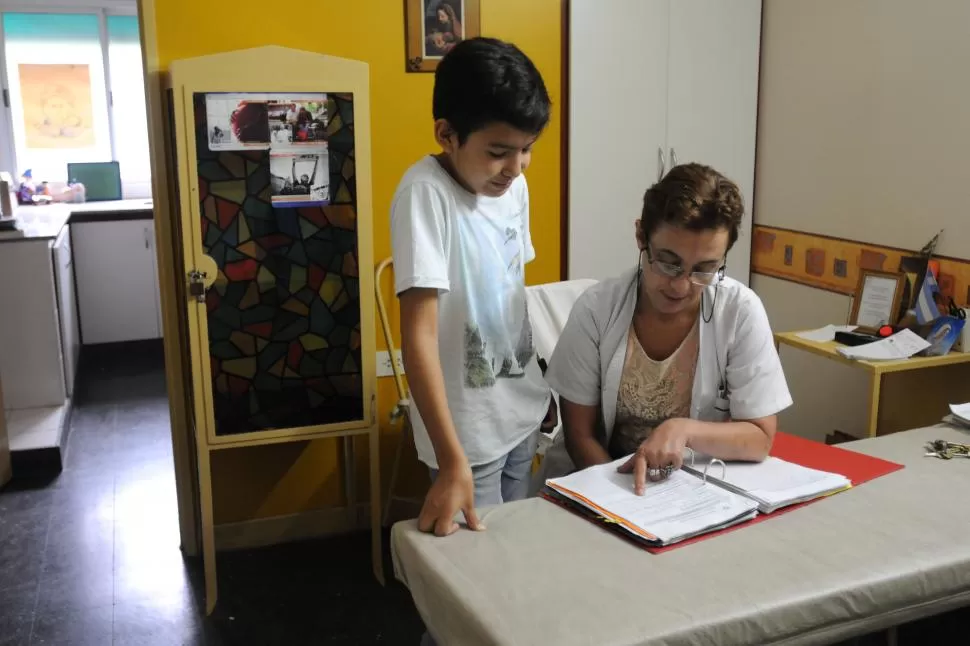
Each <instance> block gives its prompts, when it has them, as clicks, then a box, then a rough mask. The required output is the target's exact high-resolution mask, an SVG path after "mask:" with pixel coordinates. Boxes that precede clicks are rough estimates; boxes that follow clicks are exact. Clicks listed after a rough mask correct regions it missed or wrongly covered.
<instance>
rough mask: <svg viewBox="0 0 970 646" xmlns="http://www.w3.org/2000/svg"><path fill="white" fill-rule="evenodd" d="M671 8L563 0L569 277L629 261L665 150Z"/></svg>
mask: <svg viewBox="0 0 970 646" xmlns="http://www.w3.org/2000/svg"><path fill="white" fill-rule="evenodd" d="M670 4H671V3H670V0H611V2H609V3H606V2H603V1H602V0H572V1H571V2H570V3H569V126H568V127H569V252H568V254H569V269H568V271H569V275H568V278H594V279H603V278H608V277H611V276H616V275H618V274H621V273H623V271H625V270H627V269H630V268H632V267H634V266H635V265H636V262H637V253H638V252H637V245H636V238H635V235H634V232H635V229H634V226H635V222H636V220H637V218H639V217H640V211H641V208H642V205H643V194H644V191H646V189H647V188H648V187H649V186H650V185H651V184H653V183H654V182H656V181H657V176H658V173H659V172H660V151H662V150H665V149H666V142H665V121H666V111H667V99H666V87H667V34H668V20H669V16H668V14H669V11H670ZM675 4H676V3H675ZM606 5H608V6H606ZM663 154H664V155H666V153H665V152H664V153H663Z"/></svg>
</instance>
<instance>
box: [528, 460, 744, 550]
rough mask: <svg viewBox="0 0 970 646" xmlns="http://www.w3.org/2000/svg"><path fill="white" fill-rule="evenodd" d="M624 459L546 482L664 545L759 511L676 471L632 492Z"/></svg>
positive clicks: (727, 492) (686, 474)
mask: <svg viewBox="0 0 970 646" xmlns="http://www.w3.org/2000/svg"><path fill="white" fill-rule="evenodd" d="M626 460H627V458H622V459H620V460H617V461H615V462H611V463H609V464H601V465H599V466H595V467H590V468H588V469H584V470H582V471H577V472H576V473H573V474H571V475H568V476H565V477H562V478H553V479H551V480H549V481H548V482H547V484H548V485H549V486H551V487H552V488H553V489H555V490H556V491H558V492H560V493H562V494H563V495H565V496H567V497H569V498H571V499H573V500H575V501H577V502H580V503H581V504H585V503H584V502H583V501H582V500H580V497H581V498H585V499H586V500H588V501H590V502H592V503H594V504H595V505H597V506H599V507H601V508H602V509H605V510H606V511H608V512H609V513H611V514H613V515H615V516H618V517H621V518H623V519H624V520H627V521H628V522H630V523H631V524H633V525H635V526H637V527H639V528H640V529H642V530H643V531H644V532H646V533H647V534H653V535H654V536H656V537H657V538H659V539H660V540H661V541H663V542H664V543H669V542H672V541H676V540H678V539H680V538H683V537H685V536H691V535H693V534H696V533H699V532H701V531H703V530H704V529H707V528H711V527H717V526H719V525H722V524H724V523H727V522H729V521H731V520H733V519H735V518H737V517H739V516H743V515H744V514H745V513H748V512H753V511H755V509H757V503H756V502H755V501H753V500H748V499H747V498H744V497H742V496H739V495H737V494H734V493H731V492H730V491H727V490H726V489H722V488H720V487H718V486H716V485H713V484H705V483H704V482H703V481H701V480H700V479H699V478H697V477H696V476H692V475H689V474H688V473H686V472H684V471H675V472H674V473H672V474H671V475H670V477H669V478H667V479H666V480H662V481H660V482H648V483H647V487H646V491H645V492H644V494H643V495H642V496H638V495H636V493H634V491H633V476H632V475H625V474H621V473H617V471H616V470H617V468H618V467H619V466H620V465H621V464H623V463H624V462H626ZM587 506H588V505H587Z"/></svg>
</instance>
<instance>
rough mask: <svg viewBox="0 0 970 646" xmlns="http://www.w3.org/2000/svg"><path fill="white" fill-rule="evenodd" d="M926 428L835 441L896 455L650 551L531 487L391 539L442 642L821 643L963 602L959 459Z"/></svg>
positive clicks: (946, 430)
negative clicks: (469, 515) (793, 505)
mask: <svg viewBox="0 0 970 646" xmlns="http://www.w3.org/2000/svg"><path fill="white" fill-rule="evenodd" d="M935 439H947V440H952V441H962V442H968V441H970V434H968V433H965V432H962V431H959V430H957V429H955V428H951V427H943V426H939V427H932V428H925V429H918V430H913V431H907V432H904V433H896V434H893V435H889V436H886V437H880V438H874V439H870V440H862V441H859V442H853V443H851V444H846V445H843V446H845V447H846V448H851V449H852V450H855V451H859V452H861V453H867V454H870V455H874V456H877V457H881V458H884V459H887V460H891V461H894V462H899V463H902V464H905V465H906V468H905V469H903V470H901V471H897V472H895V473H893V474H890V475H887V476H883V477H881V478H878V479H876V480H873V481H870V482H868V483H865V484H862V485H860V486H858V487H855V488H853V489H851V490H849V491H846V492H843V493H840V494H837V495H835V496H832V497H831V498H828V499H826V500H821V501H818V502H816V503H814V504H811V505H808V506H806V507H804V508H801V509H796V510H794V511H792V512H790V513H788V514H785V515H782V516H779V517H778V518H774V519H771V520H770V521H768V522H764V523H759V524H756V525H752V526H749V527H743V528H741V529H739V530H737V531H734V532H731V533H728V534H724V535H721V536H716V537H714V538H711V539H709V540H705V541H701V542H699V543H696V544H693V545H686V546H683V547H681V548H679V549H676V550H672V551H670V552H667V553H664V554H658V555H653V554H650V553H649V552H646V551H644V550H642V549H639V548H638V547H636V546H634V545H632V544H630V543H628V542H627V541H624V540H622V539H620V538H618V537H616V536H614V535H613V534H610V533H608V532H607V531H605V530H603V529H601V528H600V527H597V526H596V525H594V524H592V523H590V522H588V521H586V520H584V519H582V518H580V517H578V516H576V515H574V514H572V513H571V512H569V511H566V510H564V509H561V508H559V507H557V506H556V505H554V504H552V503H550V502H547V501H545V500H541V499H530V500H525V501H520V502H517V503H510V504H506V505H503V506H501V507H496V508H493V509H491V510H487V511H485V513H484V515H483V520H484V522H485V523H486V524H487V526H488V529H487V531H485V532H482V533H475V532H470V531H467V530H463V531H460V532H458V533H457V534H455V535H453V536H450V537H448V538H444V539H441V538H435V537H433V536H430V535H426V534H422V533H420V532H418V531H417V527H416V523H415V522H414V521H407V522H402V523H398V524H397V525H395V527H394V528H393V532H392V539H391V542H392V551H393V556H394V564H395V572H396V574H397V577H398V579H400V580H401V581H402V582H404V583H405V584H406V585H407V586H408V588H409V589H410V590H411V594H412V595H413V597H414V601H415V604H416V606H417V608H418V610H419V612H420V613H421V616H422V618H423V619H424V621H425V623H426V625H427V626H428V628H429V631H430V632H431V634H432V635H433V636H435V637H436V639H437V641H438V642H439V643H440V644H441V645H442V646H451V645H456V646H478V645H483V646H484V645H488V646H492V645H497V644H502V645H506V644H508V645H513V644H514V645H526V644H530V645H532V644H535V645H540V644H541V645H543V646H545V645H550V646H578V645H580V644H582V645H583V646H594V645H595V646H633V645H646V644H664V645H665V646H676V645H678V644H710V645H717V646H727V645H729V644H778V643H784V644H822V643H830V642H832V641H836V640H838V639H842V638H847V637H850V636H854V635H859V634H864V633H868V632H872V631H875V630H879V629H881V628H885V627H887V626H891V625H895V624H898V623H902V622H905V621H909V620H912V619H915V618H919V617H923V616H927V615H931V614H935V613H938V612H943V611H945V610H948V609H951V608H955V607H958V606H962V605H966V604H970V501H968V495H970V460H965V459H954V460H949V461H945V460H939V459H937V458H927V457H924V456H923V453H924V448H923V447H924V444H925V443H926V442H927V441H929V440H935Z"/></svg>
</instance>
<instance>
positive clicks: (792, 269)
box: [751, 225, 970, 307]
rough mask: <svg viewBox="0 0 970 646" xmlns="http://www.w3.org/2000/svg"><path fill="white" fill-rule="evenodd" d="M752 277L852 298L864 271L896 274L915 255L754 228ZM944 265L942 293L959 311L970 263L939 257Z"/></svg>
mask: <svg viewBox="0 0 970 646" xmlns="http://www.w3.org/2000/svg"><path fill="white" fill-rule="evenodd" d="M751 238H752V243H751V271H752V272H754V273H757V274H762V275H764V276H772V277H774V278H780V279H782V280H790V281H792V282H796V283H800V284H802V285H808V286H810V287H816V288H818V289H824V290H827V291H830V292H836V293H838V294H847V295H849V296H851V295H852V294H853V293H854V292H855V288H856V284H857V283H858V280H859V270H860V269H861V268H864V269H875V270H882V271H897V270H898V269H899V261H900V258H902V257H903V256H913V255H916V252H915V251H914V250H910V249H897V248H895V247H884V246H881V245H875V244H869V243H866V242H859V241H857V240H845V239H842V238H833V237H831V236H824V235H819V234H816V233H806V232H803V231H792V230H790V229H781V228H777V227H768V226H762V225H755V226H754V227H753V231H752V236H751ZM935 259H936V260H938V261H939V263H940V281H939V282H940V289H941V291H942V292H943V294H944V295H946V296H951V297H952V298H953V299H954V300H955V301H956V303H957V304H958V305H962V306H964V307H966V306H967V305H968V304H970V260H966V259H960V258H949V257H945V256H935Z"/></svg>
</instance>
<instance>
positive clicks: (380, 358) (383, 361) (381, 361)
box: [377, 350, 404, 377]
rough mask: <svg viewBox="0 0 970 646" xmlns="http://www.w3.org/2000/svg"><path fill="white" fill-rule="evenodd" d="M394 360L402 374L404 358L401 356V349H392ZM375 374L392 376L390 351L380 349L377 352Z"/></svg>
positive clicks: (392, 368)
mask: <svg viewBox="0 0 970 646" xmlns="http://www.w3.org/2000/svg"><path fill="white" fill-rule="evenodd" d="M394 361H395V363H397V369H398V370H399V371H400V373H401V374H402V375H403V374H404V360H403V359H402V358H401V351H400V350H395V351H394ZM377 376H378V377H393V376H394V367H393V366H392V365H391V353H390V352H388V351H387V350H382V351H381V352H378V353H377Z"/></svg>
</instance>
